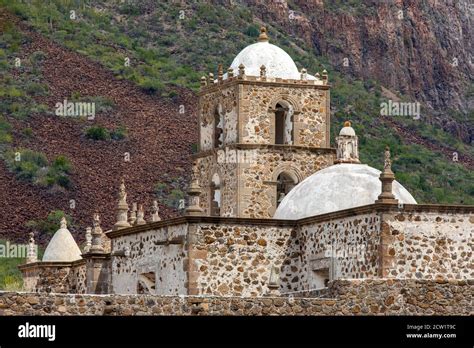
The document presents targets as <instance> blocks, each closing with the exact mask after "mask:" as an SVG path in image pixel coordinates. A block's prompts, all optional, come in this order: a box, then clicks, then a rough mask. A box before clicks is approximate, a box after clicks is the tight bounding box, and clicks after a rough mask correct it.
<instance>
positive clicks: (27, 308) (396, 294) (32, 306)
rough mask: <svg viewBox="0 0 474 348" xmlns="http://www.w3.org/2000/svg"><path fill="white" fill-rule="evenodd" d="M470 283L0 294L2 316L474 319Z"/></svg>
mask: <svg viewBox="0 0 474 348" xmlns="http://www.w3.org/2000/svg"><path fill="white" fill-rule="evenodd" d="M473 285H474V280H463V281H426V280H412V279H407V280H395V279H378V280H337V281H334V282H331V283H330V285H329V293H328V294H329V296H331V298H288V297H256V298H244V297H216V296H209V297H207V296H156V295H78V294H45V293H39V294H38V293H14V292H0V315H466V316H467V315H473V314H474V311H473V309H472V306H471V299H472V298H473V295H474V294H473V288H474V287H473Z"/></svg>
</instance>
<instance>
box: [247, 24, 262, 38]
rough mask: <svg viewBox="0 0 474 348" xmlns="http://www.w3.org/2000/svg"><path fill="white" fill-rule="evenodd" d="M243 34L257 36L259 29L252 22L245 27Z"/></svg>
mask: <svg viewBox="0 0 474 348" xmlns="http://www.w3.org/2000/svg"><path fill="white" fill-rule="evenodd" d="M244 34H245V35H247V36H250V37H258V36H259V35H260V29H259V28H258V26H257V25H255V24H252V25H249V26H248V27H247V29H245V32H244Z"/></svg>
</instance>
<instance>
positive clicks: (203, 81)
mask: <svg viewBox="0 0 474 348" xmlns="http://www.w3.org/2000/svg"><path fill="white" fill-rule="evenodd" d="M206 86H207V79H206V76H202V77H201V88H202V87H206Z"/></svg>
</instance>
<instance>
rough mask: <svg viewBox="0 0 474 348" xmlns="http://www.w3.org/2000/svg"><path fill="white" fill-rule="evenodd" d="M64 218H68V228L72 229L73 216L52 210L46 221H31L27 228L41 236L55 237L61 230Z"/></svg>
mask: <svg viewBox="0 0 474 348" xmlns="http://www.w3.org/2000/svg"><path fill="white" fill-rule="evenodd" d="M63 217H65V218H66V221H67V225H68V228H69V227H72V226H73V221H72V218H71V216H69V215H67V214H66V213H64V211H62V210H52V211H51V212H50V213H49V214H48V216H47V217H46V219H40V220H30V221H28V222H27V223H26V227H28V228H31V229H33V230H36V231H38V232H39V233H40V234H41V235H53V234H54V233H55V232H56V231H57V230H58V229H59V227H60V222H61V219H62V218H63Z"/></svg>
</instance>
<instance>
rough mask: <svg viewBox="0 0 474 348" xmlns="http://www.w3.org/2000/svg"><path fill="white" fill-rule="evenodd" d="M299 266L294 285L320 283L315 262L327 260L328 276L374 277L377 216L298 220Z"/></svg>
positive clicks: (312, 285) (316, 285)
mask: <svg viewBox="0 0 474 348" xmlns="http://www.w3.org/2000/svg"><path fill="white" fill-rule="evenodd" d="M298 237H299V241H300V243H299V244H300V245H301V265H302V266H301V268H300V270H299V274H298V277H299V281H298V282H295V288H293V289H291V290H297V288H299V289H314V288H320V287H322V286H323V284H321V283H320V282H319V281H318V280H319V279H318V275H317V273H316V270H317V269H318V264H320V263H322V262H326V263H328V265H329V266H330V267H329V269H328V271H331V272H330V273H331V274H330V276H329V279H331V280H332V279H336V278H349V279H351V278H374V277H377V276H378V263H379V245H380V216H379V214H378V213H377V212H371V213H367V214H360V215H356V216H349V217H341V218H333V219H327V220H325V221H321V222H308V223H304V222H303V223H301V225H300V226H299V229H298Z"/></svg>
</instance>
